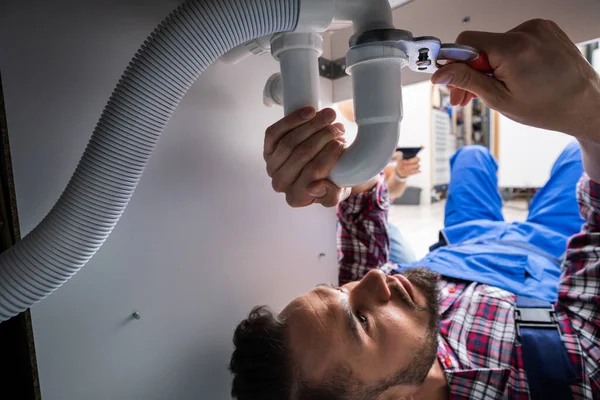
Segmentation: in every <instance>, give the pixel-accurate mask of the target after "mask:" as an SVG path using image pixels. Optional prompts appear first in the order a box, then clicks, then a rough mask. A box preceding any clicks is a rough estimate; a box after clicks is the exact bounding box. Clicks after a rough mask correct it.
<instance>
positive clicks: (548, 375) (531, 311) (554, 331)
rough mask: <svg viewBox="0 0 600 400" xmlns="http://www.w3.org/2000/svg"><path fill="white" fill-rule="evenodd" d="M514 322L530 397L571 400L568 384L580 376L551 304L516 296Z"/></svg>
mask: <svg viewBox="0 0 600 400" xmlns="http://www.w3.org/2000/svg"><path fill="white" fill-rule="evenodd" d="M515 323H516V329H517V335H518V339H519V340H520V343H521V347H522V353H523V364H524V367H525V372H526V374H527V382H528V384H529V392H530V395H531V398H532V399H533V400H542V399H561V400H562V399H564V400H572V399H573V393H572V392H571V387H570V384H571V383H572V382H573V381H576V380H577V379H578V378H579V376H578V374H577V371H576V370H575V368H574V367H573V364H572V362H571V360H570V359H569V354H568V353H567V349H566V348H565V346H564V344H563V342H562V340H561V333H560V327H559V325H558V322H557V321H556V317H555V311H554V305H553V304H552V303H550V302H547V301H544V300H539V299H534V298H531V297H525V296H517V304H516V308H515Z"/></svg>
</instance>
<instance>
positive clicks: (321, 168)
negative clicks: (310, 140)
mask: <svg viewBox="0 0 600 400" xmlns="http://www.w3.org/2000/svg"><path fill="white" fill-rule="evenodd" d="M343 151H344V148H343V146H341V145H340V144H339V143H337V142H335V141H332V142H329V143H328V144H327V145H326V146H325V148H324V149H323V150H321V152H320V153H319V154H318V155H317V156H316V157H315V158H313V159H312V160H311V161H310V162H309V163H308V164H307V165H306V166H305V167H304V169H303V170H302V173H301V174H300V176H299V177H298V179H296V181H295V182H294V183H293V186H292V191H291V192H292V196H291V200H292V202H296V201H297V202H299V203H304V202H306V200H307V197H310V198H313V199H314V198H315V196H312V195H310V194H309V193H308V192H307V188H308V187H309V186H310V185H311V184H313V183H315V182H317V181H321V180H323V179H325V178H327V177H328V176H329V174H330V173H331V170H332V169H333V167H335V164H337V162H338V160H339V158H340V156H341V155H342V153H343ZM317 194H318V193H317ZM338 194H339V193H338V192H327V193H325V194H324V195H323V196H316V197H319V202H321V203H327V204H329V203H330V202H335V197H336V196H337V195H338ZM288 203H289V201H288Z"/></svg>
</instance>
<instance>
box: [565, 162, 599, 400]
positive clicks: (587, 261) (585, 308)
mask: <svg viewBox="0 0 600 400" xmlns="http://www.w3.org/2000/svg"><path fill="white" fill-rule="evenodd" d="M578 199H579V206H580V210H581V215H582V217H583V218H584V220H585V225H584V227H583V229H582V231H581V233H580V234H578V235H575V236H574V237H572V238H571V240H570V241H569V245H568V248H567V257H566V260H565V262H564V264H563V269H562V276H561V281H560V285H559V288H558V304H557V311H558V312H559V316H560V317H561V319H563V320H566V321H565V322H567V329H568V330H570V331H572V333H573V334H575V335H576V336H577V337H578V338H579V341H580V344H581V350H583V353H584V357H583V358H584V365H585V370H586V374H587V375H588V376H589V378H590V384H591V386H592V393H596V394H597V395H598V397H594V398H600V183H597V182H594V181H592V180H591V179H590V178H589V176H587V174H584V175H583V177H582V178H581V180H580V182H579V186H578Z"/></svg>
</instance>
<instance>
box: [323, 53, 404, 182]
mask: <svg viewBox="0 0 600 400" xmlns="http://www.w3.org/2000/svg"><path fill="white" fill-rule="evenodd" d="M346 60H347V63H348V65H349V67H348V72H349V73H350V74H351V75H352V83H353V86H354V110H355V119H356V123H357V125H358V133H357V136H356V140H355V141H354V142H353V143H352V145H351V146H350V147H349V148H348V149H346V151H345V152H344V154H343V155H342V157H341V158H340V161H339V162H338V164H337V165H336V166H335V168H334V169H333V171H332V172H331V175H330V179H331V180H332V182H333V183H335V184H336V185H338V186H339V187H351V186H357V185H359V184H361V183H365V182H367V181H368V180H370V179H371V178H373V177H374V176H376V175H377V174H379V173H380V172H381V171H382V170H383V169H384V168H385V166H386V165H387V164H388V163H389V162H390V160H391V158H392V156H393V155H394V152H395V150H396V146H397V144H398V139H399V137H400V122H401V121H402V79H401V77H402V76H401V71H402V67H403V66H404V65H405V64H406V62H407V58H406V54H404V52H403V51H402V50H400V49H397V48H395V47H393V46H390V45H383V44H370V45H364V46H360V47H358V48H354V49H352V50H351V51H350V52H349V53H348V57H347V58H346Z"/></svg>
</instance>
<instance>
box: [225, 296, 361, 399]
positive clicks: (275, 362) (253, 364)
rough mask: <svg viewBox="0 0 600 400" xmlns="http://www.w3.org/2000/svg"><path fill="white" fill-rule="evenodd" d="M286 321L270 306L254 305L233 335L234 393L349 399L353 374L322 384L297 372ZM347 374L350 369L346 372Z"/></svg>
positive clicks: (253, 396)
mask: <svg viewBox="0 0 600 400" xmlns="http://www.w3.org/2000/svg"><path fill="white" fill-rule="evenodd" d="M285 336H286V324H285V321H284V320H283V319H282V318H281V317H279V316H278V315H275V314H274V313H273V311H271V309H269V308H268V307H266V306H258V307H254V308H253V309H252V311H251V312H250V315H248V318H246V319H245V320H243V321H242V322H240V324H239V325H238V327H237V328H236V330H235V333H234V335H233V345H234V347H235V350H234V351H233V354H232V356H231V361H230V363H229V370H230V371H231V373H232V374H233V383H232V387H231V396H232V397H233V398H236V399H238V400H336V399H340V400H342V399H344V400H347V399H349V398H350V397H349V393H348V392H349V390H348V386H347V383H348V381H349V379H348V378H349V376H341V375H340V373H339V372H336V373H335V374H334V376H335V378H333V377H332V378H331V379H327V380H326V381H324V382H320V383H319V384H318V385H315V384H313V383H309V382H306V381H304V380H303V379H302V378H301V377H300V376H298V375H297V374H295V372H294V366H293V363H292V360H291V358H290V354H291V351H290V349H289V348H288V346H287V344H286V340H285ZM342 373H343V374H344V375H346V372H342Z"/></svg>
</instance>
